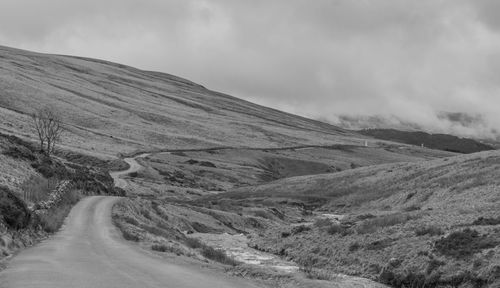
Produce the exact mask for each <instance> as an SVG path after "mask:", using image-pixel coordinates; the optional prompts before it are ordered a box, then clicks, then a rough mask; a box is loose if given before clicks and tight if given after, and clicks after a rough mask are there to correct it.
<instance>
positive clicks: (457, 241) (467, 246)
mask: <svg viewBox="0 0 500 288" xmlns="http://www.w3.org/2000/svg"><path fill="white" fill-rule="evenodd" d="M499 244H500V240H498V239H497V238H496V237H492V236H488V235H480V234H479V232H477V231H476V230H472V229H468V228H467V229H464V230H462V231H455V232H453V233H451V234H450V235H448V236H446V237H443V238H441V239H439V240H437V241H436V242H435V243H434V249H435V250H436V251H437V252H439V253H441V254H443V255H446V256H451V257H454V258H458V259H460V258H466V257H469V256H472V255H473V254H475V253H478V252H481V251H482V250H484V249H489V248H494V247H496V246H497V245H499Z"/></svg>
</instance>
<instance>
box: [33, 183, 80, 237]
mask: <svg viewBox="0 0 500 288" xmlns="http://www.w3.org/2000/svg"><path fill="white" fill-rule="evenodd" d="M80 198H81V194H80V191H77V190H70V191H68V192H67V193H65V194H63V197H62V199H61V201H60V202H59V203H58V204H57V205H56V206H53V207H52V208H50V209H49V210H47V211H46V212H45V213H43V214H40V215H39V217H38V218H39V219H38V222H39V224H40V226H41V227H42V229H43V230H44V231H46V232H47V233H55V232H57V231H58V230H59V228H61V226H62V224H63V223H64V219H66V216H68V214H69V212H70V211H71V209H72V208H73V206H74V205H75V204H76V203H77V202H78V201H79V200H80Z"/></svg>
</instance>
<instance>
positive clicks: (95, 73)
mask: <svg viewBox="0 0 500 288" xmlns="http://www.w3.org/2000/svg"><path fill="white" fill-rule="evenodd" d="M46 105H51V106H54V107H55V108H56V109H57V110H58V111H59V112H60V113H61V114H62V116H63V118H64V120H65V122H66V123H67V126H68V129H69V130H70V133H67V134H66V135H65V137H64V143H65V145H67V146H69V147H72V148H78V149H83V150H87V151H92V150H93V151H95V152H96V153H100V154H104V155H110V154H116V152H130V151H133V150H135V149H145V148H199V147H213V146H252V147H279V146H286V145H288V146H290V145H296V144H320V145H322V144H326V145H331V144H336V143H337V144H352V143H358V144H359V143H362V142H363V141H362V140H359V139H361V138H364V136H360V135H358V134H354V133H351V132H348V131H346V130H343V129H340V128H338V127H335V126H332V125H329V124H325V123H321V122H318V121H314V120H310V119H306V118H303V117H299V116H295V115H291V114H288V113H284V112H281V111H277V110H274V109H270V108H266V107H262V106H259V105H256V104H252V103H250V102H247V101H244V100H241V99H238V98H235V97H232V96H229V95H225V94H222V93H218V92H214V91H210V90H208V89H206V88H204V87H203V86H201V85H198V84H196V83H193V82H191V81H188V80H185V79H182V78H179V77H176V76H172V75H169V74H164V73H159V72H149V71H143V70H139V69H136V68H133V67H128V66H124V65H120V64H116V63H111V62H106V61H101V60H96V59H87V58H80V57H71V56H61V55H48V54H40V53H34V52H28V51H23V50H18V49H13V48H8V47H3V46H0V111H1V112H0V131H4V132H7V133H15V134H18V135H21V136H30V135H32V134H33V131H32V130H33V128H32V127H31V123H30V119H29V117H28V115H29V114H30V113H32V112H33V111H34V109H36V108H38V107H42V106H46Z"/></svg>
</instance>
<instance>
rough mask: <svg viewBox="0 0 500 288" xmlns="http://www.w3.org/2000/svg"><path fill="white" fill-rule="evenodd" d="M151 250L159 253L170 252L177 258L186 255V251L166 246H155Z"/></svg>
mask: <svg viewBox="0 0 500 288" xmlns="http://www.w3.org/2000/svg"><path fill="white" fill-rule="evenodd" d="M151 250H153V251H158V252H169V253H173V254H176V255H177V256H180V255H184V251H182V250H181V249H179V248H177V247H173V246H170V245H165V244H153V245H151Z"/></svg>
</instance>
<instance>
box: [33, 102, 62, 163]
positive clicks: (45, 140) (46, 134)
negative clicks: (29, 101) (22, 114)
mask: <svg viewBox="0 0 500 288" xmlns="http://www.w3.org/2000/svg"><path fill="white" fill-rule="evenodd" d="M31 117H32V119H33V122H34V124H35V129H36V132H37V134H38V139H39V141H40V150H41V151H42V152H43V153H45V154H46V155H47V156H50V154H52V153H54V149H55V145H56V143H57V142H59V141H60V139H61V134H62V132H63V125H62V121H61V117H60V115H59V114H58V113H57V112H56V111H55V110H54V109H53V108H52V107H45V108H42V109H40V110H38V111H36V112H35V113H33V114H32V115H31Z"/></svg>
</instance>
